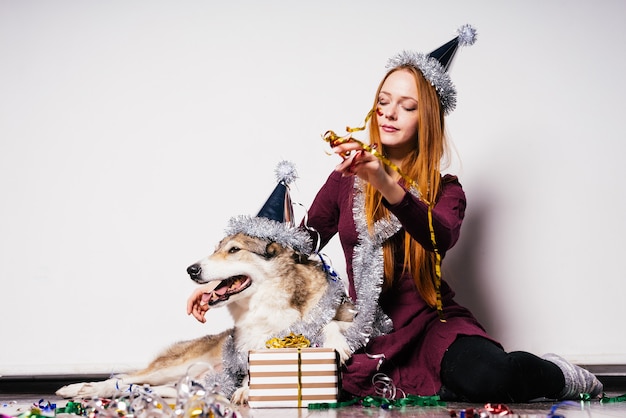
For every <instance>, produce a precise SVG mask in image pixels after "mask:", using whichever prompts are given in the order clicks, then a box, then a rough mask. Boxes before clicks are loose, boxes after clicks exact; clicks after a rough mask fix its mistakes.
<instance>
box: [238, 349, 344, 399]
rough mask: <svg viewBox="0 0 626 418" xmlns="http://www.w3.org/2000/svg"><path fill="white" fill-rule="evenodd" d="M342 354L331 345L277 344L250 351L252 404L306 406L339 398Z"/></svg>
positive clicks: (249, 365) (250, 394) (249, 397)
mask: <svg viewBox="0 0 626 418" xmlns="http://www.w3.org/2000/svg"><path fill="white" fill-rule="evenodd" d="M338 365H339V356H338V354H337V352H336V351H335V350H333V349H331V348H273V349H267V350H251V351H250V352H249V353H248V371H249V374H250V392H249V396H248V404H249V405H250V408H306V407H307V406H308V405H309V404H310V403H320V402H337V396H338V394H339V386H340V375H339V366H338Z"/></svg>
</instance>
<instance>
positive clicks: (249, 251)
mask: <svg viewBox="0 0 626 418" xmlns="http://www.w3.org/2000/svg"><path fill="white" fill-rule="evenodd" d="M306 260H308V257H307V256H306V255H304V254H302V253H299V252H297V251H295V250H293V249H292V248H289V247H285V246H283V245H280V244H278V243H276V242H273V241H268V240H264V239H261V238H256V237H251V236H249V235H246V234H243V233H236V234H234V235H230V236H227V237H226V238H224V239H223V240H222V241H221V242H220V243H219V244H218V245H217V248H216V249H215V252H213V254H211V255H210V256H208V257H205V258H203V259H202V260H200V261H198V262H197V263H194V264H192V265H191V266H189V267H188V268H187V273H189V276H190V277H191V279H192V280H193V281H195V282H196V283H198V284H207V283H211V282H213V283H214V284H215V287H214V288H213V290H212V292H211V293H207V298H208V300H207V302H208V304H209V306H210V307H212V308H213V307H217V306H220V305H226V304H229V303H231V302H234V301H237V300H240V299H243V298H246V297H248V296H246V294H247V293H249V294H250V295H251V294H252V293H254V292H250V291H249V290H253V289H255V288H256V289H258V288H259V287H260V285H261V284H262V283H261V282H262V281H267V280H268V278H269V279H271V278H272V277H276V276H284V275H283V274H281V273H282V272H280V270H282V269H286V268H289V267H290V266H293V265H294V264H299V263H303V262H305V261H306ZM276 279H278V277H276Z"/></svg>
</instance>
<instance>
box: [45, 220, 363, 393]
mask: <svg viewBox="0 0 626 418" xmlns="http://www.w3.org/2000/svg"><path fill="white" fill-rule="evenodd" d="M268 222H271V221H268ZM235 231H237V228H235ZM289 233H291V231H289ZM307 234H308V233H307ZM270 235H271V234H270ZM307 238H308V237H307ZM289 243H290V241H289V239H287V240H285V239H282V240H281V239H268V238H267V234H261V235H260V236H254V234H252V235H251V234H247V233H244V232H235V233H231V234H229V235H228V236H226V237H225V238H224V239H222V241H221V242H220V243H219V244H218V245H217V248H216V250H215V252H214V253H213V254H211V255H210V256H208V257H206V258H204V259H202V260H200V261H198V262H197V263H195V264H193V265H191V266H190V267H189V268H188V269H187V272H188V274H189V275H190V277H191V279H192V280H194V281H195V282H196V283H198V284H203V285H206V284H209V283H214V284H215V286H214V287H213V290H212V291H209V293H207V294H205V295H204V298H203V300H204V301H205V302H206V303H208V305H209V307H210V308H211V309H214V308H218V307H222V306H226V307H228V309H229V311H230V314H231V315H232V317H233V320H234V326H233V328H231V329H229V330H226V331H224V332H222V333H220V334H217V335H209V336H203V337H200V338H197V339H194V340H190V341H183V342H179V343H175V344H173V345H172V346H170V347H169V348H168V349H166V350H165V351H164V352H163V353H161V354H160V355H159V356H157V358H156V359H154V360H153V361H152V362H151V363H150V364H149V365H148V367H147V368H145V369H144V370H140V371H138V372H135V373H131V374H124V375H118V376H115V377H112V378H111V379H108V380H105V381H101V382H88V383H76V384H71V385H68V386H64V387H62V388H61V389H59V390H58V391H57V392H56V393H57V395H59V396H62V397H66V398H80V397H90V396H99V397H111V396H113V395H114V394H115V393H116V392H117V391H118V390H120V388H125V387H128V385H143V384H147V385H150V386H151V388H153V389H154V388H159V389H156V390H155V391H156V392H157V393H159V394H161V395H162V396H165V397H175V393H176V391H175V387H174V386H175V384H176V383H177V382H178V381H180V379H181V378H183V377H185V376H189V377H190V378H191V379H193V380H196V381H199V382H204V383H206V384H207V385H217V390H218V391H220V392H222V393H223V394H225V395H226V396H227V397H230V398H231V401H232V402H234V403H245V402H246V401H247V394H248V382H247V355H248V351H249V350H252V349H262V348H265V347H266V342H267V341H268V340H269V339H271V338H282V337H285V336H287V335H289V334H290V333H292V332H293V333H296V334H300V333H301V334H303V335H304V336H306V337H307V338H308V339H309V340H310V341H311V342H312V344H314V345H318V346H324V347H331V348H334V349H335V350H337V352H338V354H339V358H340V361H341V362H342V363H343V362H344V361H345V360H346V359H348V358H349V356H350V355H351V349H350V346H349V344H348V342H347V340H346V338H345V337H344V334H343V332H344V331H345V330H346V329H347V328H348V327H349V326H350V324H351V323H352V320H353V318H354V313H355V311H354V306H353V304H352V303H351V302H350V300H349V298H348V297H347V296H346V294H345V288H344V285H343V283H342V282H341V280H337V279H336V278H334V277H333V276H334V275H332V274H329V267H328V265H327V264H326V263H325V262H324V260H322V259H321V258H320V259H315V258H314V257H313V256H309V255H308V254H307V253H309V252H307V251H300V249H299V248H297V245H296V246H295V247H296V248H293V246H290V245H289ZM206 365H210V367H209V366H206ZM207 387H208V386H207Z"/></svg>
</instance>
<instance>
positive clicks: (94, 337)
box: [0, 0, 626, 376]
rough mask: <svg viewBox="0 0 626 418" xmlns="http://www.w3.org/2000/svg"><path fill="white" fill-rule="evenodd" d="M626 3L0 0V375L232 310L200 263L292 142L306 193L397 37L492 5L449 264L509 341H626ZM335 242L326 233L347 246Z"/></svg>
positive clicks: (462, 158) (453, 126)
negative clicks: (193, 313) (197, 305)
mask: <svg viewBox="0 0 626 418" xmlns="http://www.w3.org/2000/svg"><path fill="white" fill-rule="evenodd" d="M625 13H626V3H624V2H622V1H619V0H613V1H608V0H605V1H590V0H589V1H578V2H575V3H574V2H571V1H565V0H562V1H543V0H541V1H509V2H498V1H473V2H466V1H461V0H459V1H447V2H415V1H391V2H380V1H349V2H336V1H330V0H323V1H319V0H317V1H315V2H306V3H305V2H289V1H265V2H255V1H232V2H211V1H181V2H170V1H159V0H157V1H107V2H97V1H78V0H76V1H71V0H61V1H54V2H42V1H32V0H9V1H7V0H0V57H1V58H0V59H1V60H2V61H1V62H2V64H1V65H0V191H1V194H2V203H1V205H0V286H1V287H0V298H1V299H0V332H1V333H2V340H3V343H2V344H0V374H3V375H5V376H6V375H28V374H47V373H54V374H56V373H61V374H62V373H83V372H85V373H100V372H104V373H108V372H118V371H122V370H127V369H132V368H135V367H140V366H143V365H145V364H146V363H147V362H148V361H149V360H150V359H151V358H152V356H153V355H155V354H156V353H157V352H158V351H159V350H161V349H162V348H164V347H165V346H167V345H168V344H169V343H171V342H173V341H176V340H180V339H186V338H191V337H195V336H199V335H202V334H203V333H207V332H216V331H219V330H222V329H224V328H225V327H227V326H229V325H230V323H231V322H230V321H231V320H230V318H229V317H228V315H227V313H226V312H225V311H221V312H220V311H214V312H210V322H209V324H208V325H200V324H198V323H196V322H195V321H194V320H193V319H191V318H190V317H187V316H186V315H185V301H186V298H187V295H188V294H189V293H190V292H191V290H192V289H193V286H194V285H193V283H192V282H191V281H190V280H189V279H188V277H187V275H186V273H185V269H186V267H187V266H188V265H189V264H191V263H192V262H194V261H196V260H197V259H199V258H201V257H203V256H204V255H206V254H207V253H209V252H211V251H212V249H213V247H214V245H215V243H217V241H218V240H219V239H220V238H221V237H222V232H223V230H224V227H225V226H226V223H227V220H228V219H229V218H230V217H231V216H233V215H239V214H254V213H256V211H257V210H258V209H259V207H260V206H261V204H262V203H263V202H264V201H265V199H266V198H267V196H268V195H269V193H270V192H271V190H272V188H273V187H274V185H275V179H274V174H273V170H274V166H275V165H276V163H277V162H278V161H280V160H282V159H288V160H291V161H293V162H294V163H295V164H296V166H297V168H298V171H299V174H300V179H299V180H298V181H297V184H296V185H295V187H294V189H293V197H294V199H295V200H296V201H298V202H300V203H302V204H304V205H305V206H308V204H310V202H311V200H312V198H313V196H314V194H315V192H316V190H317V188H318V187H319V186H320V185H321V184H322V182H323V181H324V180H325V178H326V176H327V175H328V174H329V172H330V170H332V167H334V165H335V164H336V161H335V160H334V159H333V158H332V157H328V156H327V155H326V154H325V153H324V151H325V150H326V147H325V144H324V142H323V141H322V140H321V139H320V138H321V135H322V134H323V133H324V132H325V131H326V130H328V129H333V130H335V131H337V132H343V129H344V127H345V126H346V125H347V124H348V125H351V126H355V125H358V124H360V123H361V121H362V118H363V116H364V115H365V113H366V112H367V111H368V110H369V107H370V105H371V103H372V100H373V93H374V90H375V87H376V85H377V83H378V81H379V79H380V77H381V76H382V75H383V72H384V65H385V62H386V60H387V58H388V57H389V56H391V55H393V54H395V53H396V52H398V51H400V50H402V49H415V50H419V51H423V52H429V51H430V50H432V49H434V48H435V47H437V46H439V45H441V44H442V43H444V42H445V41H447V40H449V39H451V38H452V37H453V36H454V31H455V30H456V28H457V27H458V26H460V25H461V24H464V23H468V22H469V23H472V24H474V25H475V26H476V27H477V29H478V31H479V39H478V42H477V43H476V44H475V45H474V46H473V47H471V48H466V49H464V50H462V51H461V52H460V53H459V55H458V56H457V60H456V62H455V65H454V67H453V69H452V77H453V80H454V81H455V83H456V85H457V87H458V91H459V101H458V107H457V110H456V111H455V112H454V113H453V114H452V115H451V117H450V118H449V119H448V132H449V135H450V137H451V139H452V141H453V142H454V145H455V146H456V149H457V151H458V158H457V159H456V160H455V163H454V165H453V166H452V168H451V171H454V172H455V173H457V174H459V176H460V178H461V181H462V183H463V185H464V187H465V190H466V193H467V195H468V203H469V207H468V211H467V218H466V223H465V225H464V229H463V235H462V239H461V241H460V242H459V244H458V245H457V248H455V249H454V250H453V251H452V252H450V253H449V256H448V258H447V259H446V263H445V270H446V272H447V274H448V275H449V277H450V281H451V282H452V283H453V285H454V286H455V288H456V289H457V292H458V293H459V297H458V298H459V300H460V301H462V302H464V303H466V304H467V305H469V306H470V307H471V308H472V309H473V310H474V311H475V313H476V315H477V316H478V317H479V319H480V320H482V321H483V322H484V324H485V325H486V326H487V328H488V329H489V330H490V331H491V332H492V334H493V335H494V336H495V337H497V338H499V339H500V340H501V341H502V342H503V343H504V345H505V347H506V348H507V349H509V350H517V349H521V350H528V351H532V352H535V353H537V354H542V353H543V352H547V351H554V352H558V353H560V354H562V355H564V356H566V357H568V358H570V359H571V360H573V361H577V362H582V363H593V364H609V363H621V364H623V363H626V342H625V341H624V337H623V335H622V333H621V332H620V331H618V326H619V325H620V323H621V321H622V318H624V317H625V316H626V307H625V306H624V305H625V304H624V303H623V299H624V294H625V289H626V284H624V280H623V276H624V273H623V269H622V268H621V262H620V260H621V257H622V254H621V251H622V249H623V247H624V245H623V236H624V235H625V234H626V222H625V221H624V217H623V213H624V212H625V211H626V195H625V193H624V188H623V186H622V181H621V170H619V168H620V163H621V159H622V155H623V154H624V151H625V150H626V145H625V139H626V138H625V135H624V133H623V128H622V125H623V123H622V112H623V108H624V105H623V103H624V97H625V96H626V82H625V81H624V74H626V59H625V58H624V54H622V53H621V52H620V51H622V50H623V45H624V44H625V43H626V26H625V25H624V24H623V16H624V15H625ZM337 248H338V247H337V246H336V244H335V245H334V246H333V248H331V249H329V250H328V252H329V254H330V255H331V257H332V258H333V260H334V262H335V264H337V265H342V260H341V255H340V253H339V251H338V249H337Z"/></svg>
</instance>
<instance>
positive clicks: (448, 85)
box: [386, 50, 456, 114]
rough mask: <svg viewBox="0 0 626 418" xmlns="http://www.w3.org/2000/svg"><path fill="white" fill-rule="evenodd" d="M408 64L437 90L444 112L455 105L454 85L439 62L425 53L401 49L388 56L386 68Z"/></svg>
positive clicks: (447, 111) (452, 108)
mask: <svg viewBox="0 0 626 418" xmlns="http://www.w3.org/2000/svg"><path fill="white" fill-rule="evenodd" d="M402 65H410V66H412V67H415V68H417V69H418V70H420V71H421V72H422V74H423V75H424V78H426V80H428V82H429V83H430V84H431V85H432V86H433V87H434V88H435V90H437V94H438V95H439V102H440V103H441V107H442V109H443V111H444V113H445V114H448V113H450V112H452V111H453V110H454V108H455V107H456V87H454V84H453V83H452V80H451V79H450V76H449V75H448V73H447V72H446V70H445V68H443V66H442V65H441V63H440V62H439V61H438V60H437V59H435V58H432V57H429V56H428V55H427V54H422V53H421V52H414V51H406V50H405V51H402V52H400V53H398V54H396V55H394V56H393V57H391V58H389V61H388V62H387V66H386V68H388V69H391V68H396V67H400V66H402Z"/></svg>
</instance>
